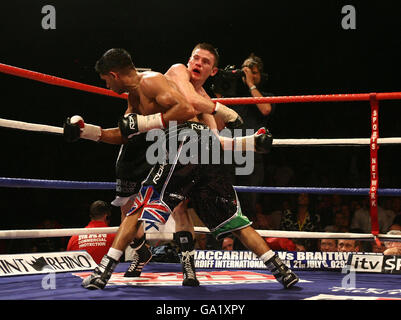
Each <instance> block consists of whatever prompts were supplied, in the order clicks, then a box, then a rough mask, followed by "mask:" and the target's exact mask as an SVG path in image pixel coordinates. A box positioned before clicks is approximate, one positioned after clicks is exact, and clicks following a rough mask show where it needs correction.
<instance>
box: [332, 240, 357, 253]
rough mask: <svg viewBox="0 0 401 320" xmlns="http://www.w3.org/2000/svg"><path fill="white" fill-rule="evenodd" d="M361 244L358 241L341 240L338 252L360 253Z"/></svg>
mask: <svg viewBox="0 0 401 320" xmlns="http://www.w3.org/2000/svg"><path fill="white" fill-rule="evenodd" d="M360 247H361V245H360V242H359V241H358V240H348V239H341V240H338V244H337V251H339V252H359V251H360V250H359V249H360Z"/></svg>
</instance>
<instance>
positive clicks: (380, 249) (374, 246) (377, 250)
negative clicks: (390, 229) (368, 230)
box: [370, 241, 386, 253]
mask: <svg viewBox="0 0 401 320" xmlns="http://www.w3.org/2000/svg"><path fill="white" fill-rule="evenodd" d="M370 245H371V250H370V251H371V252H373V253H383V252H384V250H385V249H386V248H385V246H384V245H383V243H382V244H381V246H380V247H379V246H378V245H377V243H376V241H370Z"/></svg>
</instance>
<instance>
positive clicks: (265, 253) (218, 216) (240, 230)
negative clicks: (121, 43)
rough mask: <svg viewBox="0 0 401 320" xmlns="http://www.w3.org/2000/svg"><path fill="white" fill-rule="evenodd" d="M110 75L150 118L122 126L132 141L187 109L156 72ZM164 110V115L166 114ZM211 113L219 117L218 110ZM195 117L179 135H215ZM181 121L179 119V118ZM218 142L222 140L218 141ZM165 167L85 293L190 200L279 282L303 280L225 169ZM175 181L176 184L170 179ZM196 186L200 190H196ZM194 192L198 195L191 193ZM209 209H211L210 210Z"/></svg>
mask: <svg viewBox="0 0 401 320" xmlns="http://www.w3.org/2000/svg"><path fill="white" fill-rule="evenodd" d="M109 67H110V66H109ZM110 70H112V71H110ZM110 70H109V71H107V72H105V73H101V77H102V79H104V80H105V81H106V83H107V84H108V87H110V88H111V89H112V90H113V91H115V92H117V93H122V92H125V91H128V92H129V93H130V94H132V96H133V97H134V98H136V101H134V102H135V105H134V106H133V107H134V108H133V110H134V111H138V112H140V113H142V114H144V115H145V116H143V115H139V114H130V115H128V116H127V117H124V118H123V119H121V120H120V122H119V127H120V130H121V133H122V134H123V136H124V137H126V138H128V137H131V136H133V135H135V134H138V133H139V132H144V131H147V130H151V129H153V128H165V124H164V123H165V120H166V119H169V117H171V115H172V114H173V115H174V111H175V110H174V109H176V107H177V106H183V105H185V99H183V97H182V96H180V94H179V93H178V91H176V90H175V89H174V86H173V85H171V86H168V80H167V79H166V78H164V77H163V76H162V75H161V74H157V73H154V72H152V73H149V74H137V73H136V71H135V68H134V67H133V65H132V63H131V64H127V67H126V68H117V67H116V66H111V67H110ZM223 107H224V106H223ZM223 107H222V108H221V109H220V111H219V110H217V112H222V110H224V108H223ZM149 110H150V111H149ZM162 111H164V113H163V114H162ZM169 111H171V112H169ZM183 111H184V110H183ZM211 111H212V112H213V111H216V110H211ZM151 112H153V114H150V113H151ZM185 112H188V114H189V115H191V113H190V112H189V111H187V110H185ZM185 112H182V114H181V116H182V115H183V114H185ZM195 114H196V113H195V112H193V113H192V115H193V117H192V118H191V120H192V121H195V122H197V123H196V124H195V125H194V122H185V123H184V124H183V125H179V126H177V129H176V130H175V131H174V132H175V133H176V134H177V133H179V132H180V131H182V130H185V129H187V128H192V130H193V131H194V132H195V131H196V133H197V134H198V135H199V134H200V132H201V131H202V130H209V128H208V127H207V126H205V125H202V124H200V123H199V122H198V121H199V119H197V117H196V116H195ZM175 116H176V117H177V119H179V117H178V115H175ZM202 116H203V117H208V118H210V121H213V117H212V116H211V115H210V114H203V115H202ZM170 119H171V118H170ZM73 120H74V121H73ZM163 120H164V121H163ZM185 120H186V119H185V118H183V117H182V118H181V121H185ZM179 121H180V120H179ZM71 122H72V123H75V122H78V123H79V125H80V130H79V129H78V132H79V133H80V136H81V137H83V138H88V139H91V140H96V141H99V140H100V138H103V139H104V140H103V141H107V142H110V141H112V142H116V141H118V143H123V142H124V139H123V138H122V137H121V136H120V137H118V139H117V138H116V137H115V136H114V137H113V138H112V139H111V138H110V136H109V135H108V132H107V131H104V130H102V129H101V128H99V127H96V126H93V125H89V126H88V125H85V124H84V123H83V121H82V120H81V119H78V120H77V119H71ZM215 139H218V138H217V137H216V136H215ZM198 141H199V139H198ZM184 143H186V141H183V142H182V144H184ZM219 145H220V143H219ZM165 166H166V164H165V163H161V164H156V165H155V166H154V167H153V169H152V171H151V172H150V174H149V176H148V178H149V179H150V180H149V179H147V181H145V182H144V184H143V186H142V187H141V190H140V192H139V194H138V196H137V197H136V199H135V205H134V206H133V208H132V209H131V211H130V212H129V213H128V215H127V217H126V218H125V219H124V221H123V222H122V224H121V225H120V227H119V230H118V232H117V235H116V238H115V241H114V242H113V245H112V247H111V248H110V250H109V252H108V254H107V255H105V257H104V258H103V259H102V262H101V263H100V264H99V266H98V267H97V268H95V271H94V273H93V274H91V275H90V276H89V277H88V278H86V279H84V281H83V283H82V285H83V286H84V287H85V288H88V289H103V288H104V287H105V285H106V284H107V281H108V280H109V278H110V276H111V274H112V272H113V270H114V269H115V267H116V265H117V264H118V261H119V259H120V257H121V255H122V253H123V250H125V248H126V247H127V245H128V244H129V243H130V242H131V241H132V239H133V238H134V236H135V234H136V230H137V227H138V224H139V221H140V220H148V221H155V222H158V223H163V222H165V221H166V218H168V215H169V214H170V213H171V209H172V208H174V207H175V206H176V205H177V204H178V203H179V202H181V201H182V200H183V199H185V198H186V197H188V198H190V199H191V200H192V201H193V200H194V199H195V198H196V199H197V200H198V201H196V202H195V208H196V209H201V210H200V211H198V212H202V213H203V215H202V217H201V219H202V220H205V221H206V223H205V224H206V225H207V226H208V227H209V229H210V230H211V231H212V233H213V234H214V235H215V236H216V237H220V236H222V235H224V234H226V233H228V232H233V233H234V234H235V235H236V236H238V237H239V238H240V240H241V241H242V242H243V243H244V244H245V245H246V246H247V247H248V248H249V249H251V250H252V251H253V252H255V253H256V254H257V255H258V256H259V257H260V258H261V259H262V260H263V261H264V262H265V264H266V266H267V267H268V268H269V270H271V271H272V273H273V274H274V275H275V276H276V278H277V280H278V281H280V282H281V283H282V284H283V285H284V287H286V288H288V287H291V286H292V285H294V284H295V283H296V282H297V281H298V277H297V276H296V275H295V274H294V273H292V272H291V271H290V270H289V269H288V268H287V267H286V266H285V265H284V264H283V263H282V261H281V260H280V259H279V258H278V257H277V255H275V254H274V252H272V251H271V250H270V248H269V247H268V246H267V244H266V242H265V241H264V240H263V239H262V238H261V237H260V235H259V234H258V233H257V232H256V231H255V230H254V229H253V228H252V227H250V224H251V222H250V221H249V220H248V219H247V218H246V217H245V216H243V215H242V213H241V210H240V206H239V203H238V200H237V198H236V194H235V191H234V189H233V187H232V186H231V185H228V184H227V180H226V179H225V178H226V176H224V174H221V171H222V170H220V166H219V165H209V167H208V169H211V170H210V171H209V170H207V171H205V172H203V171H202V170H201V169H203V168H206V167H203V166H200V165H195V166H192V167H190V169H191V170H190V171H191V172H190V175H189V176H187V175H185V174H184V175H183V174H181V173H182V172H180V170H181V169H184V171H185V170H186V169H187V168H185V167H186V166H185V165H182V164H180V163H173V164H168V165H167V167H168V166H170V169H171V170H167V174H166V170H163V168H164V167H165ZM171 166H172V167H171ZM187 167H188V166H187ZM160 169H161V171H160ZM178 169H180V170H178ZM201 171H202V172H201ZM159 172H162V174H161V175H162V177H161V178H160V179H155V176H156V175H157V174H158V173H159ZM168 172H170V173H171V175H170V174H168ZM200 173H202V174H200ZM191 175H192V176H193V177H194V179H193V180H192V179H191ZM195 176H196V177H195ZM170 177H172V178H173V179H170ZM205 177H206V178H207V179H206V180H203V181H201V182H200V181H199V178H205ZM188 179H189V180H188ZM173 180H174V181H175V182H176V183H177V184H175V183H173V184H171V183H170V182H171V181H173ZM152 181H153V185H152ZM156 181H158V182H159V184H157V183H156ZM209 182H210V183H209ZM192 184H193V185H192ZM164 185H165V186H166V187H168V188H167V189H168V190H167V191H166V189H165V188H163V187H162V188H161V190H160V187H161V186H164ZM194 186H196V187H195V188H194ZM177 187H178V189H177ZM175 189H177V190H175ZM163 190H164V191H163ZM185 190H186V191H185ZM148 191H151V193H150V194H151V196H152V197H155V199H154V200H155V201H156V202H157V201H159V202H158V204H159V205H160V206H162V207H163V208H164V210H165V211H164V215H163V212H161V214H162V218H163V216H164V219H161V218H160V217H157V218H156V219H155V217H153V216H152V215H149V211H148V206H147V202H146V201H144V199H145V198H146V196H147V195H148ZM160 191H162V194H163V196H164V198H163V199H161V198H158V197H159V196H158V193H159V194H160ZM194 191H195V193H191V192H194ZM213 192H215V193H216V194H214V193H213ZM145 193H146V195H145ZM142 197H145V198H142ZM152 199H153V198H152ZM205 200H207V201H205ZM209 200H212V201H209ZM202 206H205V207H202ZM202 209H206V210H202ZM208 209H211V210H210V211H209V210H208ZM184 258H187V257H184Z"/></svg>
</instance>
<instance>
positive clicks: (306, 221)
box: [280, 193, 320, 232]
mask: <svg viewBox="0 0 401 320" xmlns="http://www.w3.org/2000/svg"><path fill="white" fill-rule="evenodd" d="M309 208H310V202H309V195H308V194H307V193H301V194H299V195H298V202H297V208H296V212H292V211H291V210H286V211H285V212H284V215H283V217H282V219H281V224H280V229H281V230H286V231H310V232H314V231H319V229H320V226H319V217H318V216H317V215H315V214H314V213H312V212H310V210H309Z"/></svg>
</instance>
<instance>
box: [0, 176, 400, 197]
mask: <svg viewBox="0 0 401 320" xmlns="http://www.w3.org/2000/svg"><path fill="white" fill-rule="evenodd" d="M0 187H8V188H42V189H75V190H114V189H115V187H116V183H115V182H87V181H65V180H42V179H24V178H5V177H0ZM234 188H235V190H237V191H238V192H255V193H271V194H289V193H309V194H340V195H363V196H367V195H369V191H370V189H369V188H320V187H316V188H315V187H248V186H234ZM377 194H378V195H381V196H400V195H401V189H378V190H377Z"/></svg>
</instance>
